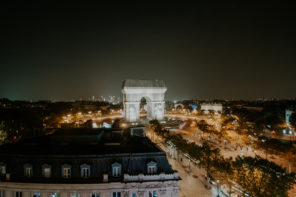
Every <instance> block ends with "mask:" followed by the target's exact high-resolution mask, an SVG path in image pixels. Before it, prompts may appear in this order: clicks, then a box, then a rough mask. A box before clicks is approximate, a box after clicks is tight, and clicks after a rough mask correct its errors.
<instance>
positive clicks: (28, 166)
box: [24, 164, 33, 177]
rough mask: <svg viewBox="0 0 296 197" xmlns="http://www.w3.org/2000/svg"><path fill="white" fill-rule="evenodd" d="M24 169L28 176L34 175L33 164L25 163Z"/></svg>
mask: <svg viewBox="0 0 296 197" xmlns="http://www.w3.org/2000/svg"><path fill="white" fill-rule="evenodd" d="M24 171H25V176H26V177H32V176H33V166H32V165H31V164H25V165H24Z"/></svg>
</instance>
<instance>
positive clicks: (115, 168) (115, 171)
mask: <svg viewBox="0 0 296 197" xmlns="http://www.w3.org/2000/svg"><path fill="white" fill-rule="evenodd" d="M112 176H114V177H118V176H121V164H120V163H114V164H112Z"/></svg>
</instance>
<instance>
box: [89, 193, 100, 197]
mask: <svg viewBox="0 0 296 197" xmlns="http://www.w3.org/2000/svg"><path fill="white" fill-rule="evenodd" d="M91 197H100V194H99V193H92V194H91Z"/></svg>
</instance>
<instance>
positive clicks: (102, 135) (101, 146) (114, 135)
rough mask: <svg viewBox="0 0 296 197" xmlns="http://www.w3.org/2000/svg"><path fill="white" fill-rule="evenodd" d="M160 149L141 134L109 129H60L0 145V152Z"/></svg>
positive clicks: (102, 152)
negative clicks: (132, 134) (134, 134)
mask: <svg viewBox="0 0 296 197" xmlns="http://www.w3.org/2000/svg"><path fill="white" fill-rule="evenodd" d="M156 152H161V150H159V149H158V148H157V147H156V146H155V145H154V144H152V143H151V142H150V140H148V139H147V138H145V137H137V136H131V135H130V133H129V132H123V131H116V130H112V129H63V130H57V131H55V132H54V133H53V134H50V135H46V136H41V137H36V138H31V139H25V140H21V141H19V142H17V143H13V144H7V145H3V146H0V154H18V155H20V154H21V155H23V154H24V155H47V154H51V155H105V154H122V153H156Z"/></svg>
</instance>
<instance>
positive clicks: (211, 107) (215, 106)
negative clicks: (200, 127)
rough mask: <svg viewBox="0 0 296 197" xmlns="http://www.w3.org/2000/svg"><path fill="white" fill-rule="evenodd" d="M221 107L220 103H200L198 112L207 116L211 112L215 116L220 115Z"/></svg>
mask: <svg viewBox="0 0 296 197" xmlns="http://www.w3.org/2000/svg"><path fill="white" fill-rule="evenodd" d="M222 107H223V106H222V104H221V103H202V104H201V105H200V110H201V111H204V113H205V114H209V113H210V111H213V112H214V113H215V114H221V113H222V109H223V108H222Z"/></svg>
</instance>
